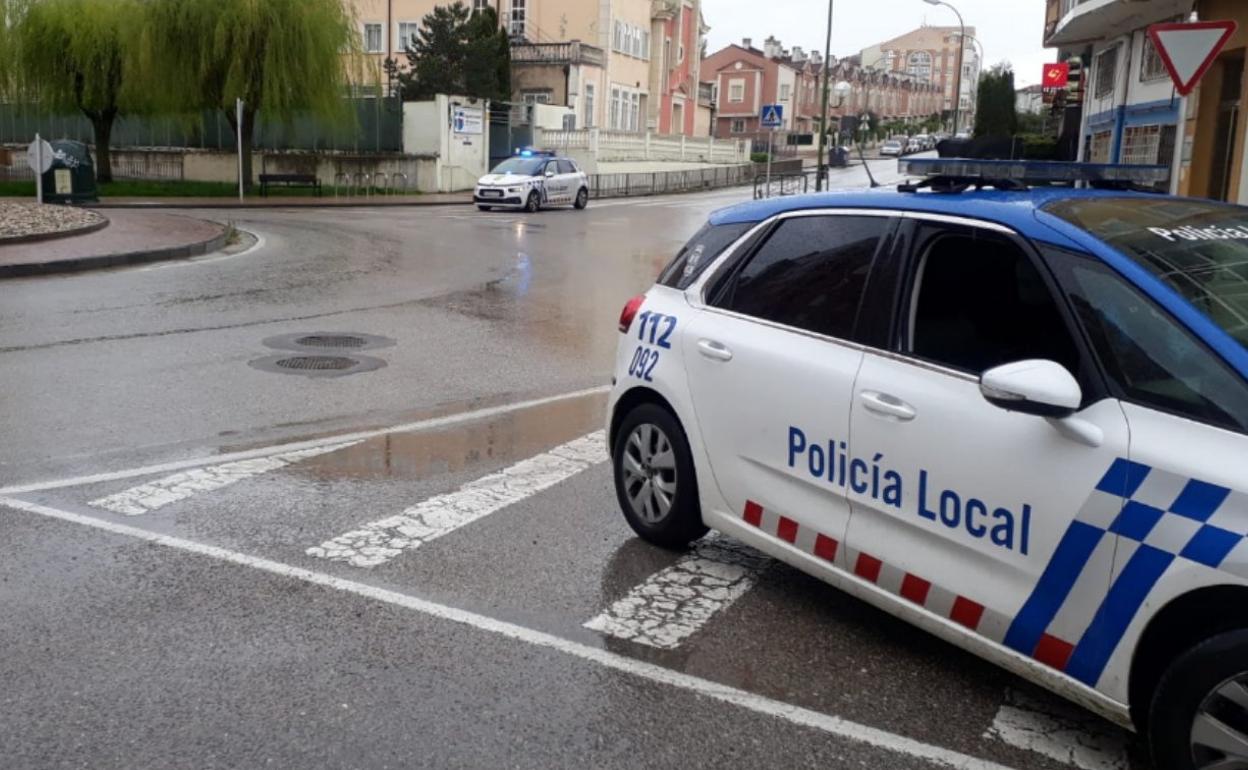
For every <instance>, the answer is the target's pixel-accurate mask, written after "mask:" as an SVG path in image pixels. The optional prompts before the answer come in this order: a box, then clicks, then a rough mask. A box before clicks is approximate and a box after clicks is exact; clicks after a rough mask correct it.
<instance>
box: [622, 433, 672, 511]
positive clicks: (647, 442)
mask: <svg viewBox="0 0 1248 770" xmlns="http://www.w3.org/2000/svg"><path fill="white" fill-rule="evenodd" d="M621 471H622V473H623V475H624V490H625V494H626V496H627V497H628V502H629V507H631V508H632V509H633V513H635V514H636V515H637V518H639V519H641V520H642V521H644V522H646V523H647V524H657V523H659V522H661V521H663V519H665V518H667V515H668V513H670V512H671V510H672V503H673V502H674V501H675V499H676V453H675V452H674V451H673V449H672V442H671V439H669V438H668V437H667V434H666V433H664V432H663V430H662V429H661V428H659V427H658V426H657V425H653V424H650V423H644V424H642V425H638V426H637V427H636V428H634V429H633V432H632V433H631V434H630V435H629V437H628V442H627V443H626V444H625V446H624V456H623V462H622V468H621Z"/></svg>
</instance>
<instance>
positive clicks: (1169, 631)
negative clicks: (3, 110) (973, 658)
mask: <svg viewBox="0 0 1248 770" xmlns="http://www.w3.org/2000/svg"><path fill="white" fill-rule="evenodd" d="M890 144H891V147H892V148H893V151H896V149H897V148H898V147H899V146H900V143H898V142H895V141H894V142H891V143H890ZM901 165H902V171H903V173H908V174H913V175H918V176H920V177H922V178H923V181H921V182H916V183H913V184H908V185H903V186H902V187H901V188H899V189H898V190H897V191H896V192H884V193H880V192H875V193H856V192H855V193H828V194H821V195H808V196H801V197H791V198H782V199H773V200H769V201H763V202H757V203H748V204H743V205H740V206H736V207H733V208H730V209H726V210H723V211H719V212H716V213H714V214H712V215H711V217H710V220H709V222H708V223H707V224H706V225H705V227H704V228H703V229H702V230H701V231H699V232H698V233H697V234H696V235H695V236H694V237H693V239H692V240H691V241H690V242H689V244H688V245H687V246H686V247H685V248H684V249H682V250H681V251H680V252H679V254H678V255H677V256H676V258H675V260H674V261H673V262H672V263H671V264H670V266H669V267H668V268H667V269H666V270H665V271H664V272H663V273H662V274H661V276H660V278H659V280H658V283H657V284H656V285H655V286H654V287H652V288H651V289H650V290H649V291H647V292H646V293H645V294H643V295H641V296H638V297H634V298H633V299H632V300H630V301H629V302H628V303H627V305H626V306H625V308H624V311H623V313H622V314H621V317H620V321H619V331H620V337H619V347H618V353H617V358H616V371H615V378H614V380H613V383H614V387H613V389H612V392H611V396H610V399H609V406H608V446H609V447H610V448H611V450H612V453H613V454H612V457H613V465H614V475H615V484H616V490H617V497H618V500H619V505H620V507H621V509H622V511H623V515H624V518H625V519H626V520H627V522H628V524H629V525H630V526H631V527H632V528H633V530H634V531H635V532H636V533H637V534H638V535H639V536H640V537H642V538H644V539H646V540H648V541H650V542H652V543H655V544H657V545H660V546H663V547H667V548H673V549H683V548H685V547H686V546H687V545H688V544H689V543H690V542H691V541H693V540H695V539H697V538H700V537H702V536H703V535H704V534H706V532H707V531H708V528H713V529H715V530H718V531H720V532H722V533H724V534H726V535H729V536H731V537H733V538H735V539H737V540H740V541H742V542H744V543H746V544H748V545H750V546H753V547H754V548H757V549H759V550H761V551H763V552H765V553H767V554H768V555H770V556H772V557H774V558H776V559H779V560H781V561H784V562H786V563H788V564H789V565H791V566H793V567H795V568H797V569H800V570H802V571H804V572H807V573H809V574H811V575H813V576H815V577H817V578H819V579H821V580H824V581H826V582H828V583H830V584H832V585H833V586H836V587H837V588H840V589H842V590H844V591H846V592H848V593H850V594H851V595H853V596H856V597H858V598H860V599H862V600H864V601H866V602H869V603H871V604H874V605H876V606H878V607H880V608H881V609H883V610H885V611H887V612H889V613H891V614H893V615H895V616H897V617H899V618H901V619H903V620H905V621H907V622H909V623H912V624H914V625H916V626H918V627H919V628H922V629H924V630H926V631H928V632H930V633H932V634H934V635H936V636H938V637H940V638H942V639H945V640H947V641H949V642H951V643H953V644H955V645H958V646H960V647H962V648H964V649H966V650H968V651H970V652H972V653H974V654H976V655H979V656H981V657H983V658H985V659H987V660H990V661H993V662H995V663H997V664H999V665H1001V666H1002V667H1004V668H1006V669H1008V670H1009V671H1012V672H1014V673H1015V674H1017V675H1019V676H1022V677H1024V678H1025V679H1028V680H1030V681H1033V682H1036V683H1038V684H1040V685H1043V686H1045V687H1047V688H1049V689H1051V690H1053V691H1054V692H1056V693H1058V694H1060V695H1063V696H1065V697H1067V698H1069V699H1071V700H1073V701H1075V702H1077V703H1079V704H1081V705H1083V706H1085V707H1087V708H1090V709H1093V710H1094V711H1096V712H1099V713H1100V714H1102V715H1104V716H1105V717H1107V718H1109V719H1111V720H1113V721H1115V722H1117V723H1119V724H1121V725H1123V726H1125V727H1133V728H1134V729H1137V730H1139V731H1140V732H1141V733H1143V734H1144V735H1146V736H1147V739H1148V742H1149V744H1150V745H1151V749H1152V755H1153V763H1154V766H1155V767H1156V770H1198V769H1199V770H1207V769H1209V768H1215V767H1216V768H1233V767H1248V537H1246V534H1248V473H1245V468H1246V467H1248V323H1246V322H1245V319H1246V318H1248V293H1246V292H1245V291H1244V289H1243V287H1244V280H1243V276H1242V266H1243V265H1244V264H1245V263H1248V208H1243V207H1238V206H1230V205H1226V204H1222V203H1217V202H1213V201H1207V200H1196V199H1191V198H1173V197H1168V196H1164V195H1156V194H1144V193H1138V192H1133V191H1131V190H1132V189H1133V188H1134V186H1135V185H1144V184H1151V183H1155V182H1157V181H1159V180H1162V179H1165V178H1166V176H1167V175H1168V173H1169V169H1167V168H1165V167H1161V166H1157V167H1140V166H1117V167H1115V166H1089V165H1083V164H1034V167H1028V164H1024V163H1011V162H1003V161H968V160H962V159H953V160H936V159H930V160H929V159H925V160H904V161H902V162H901ZM1076 179H1078V181H1081V182H1084V183H1088V184H1096V185H1097V186H1099V187H1102V188H1106V189H1096V190H1093V189H1074V188H1073V187H1054V186H1052V185H1053V184H1055V183H1059V182H1064V183H1071V182H1072V181H1074V180H1076ZM981 186H982V187H984V188H985V189H977V188H979V187H981ZM1115 187H1116V188H1117V189H1115ZM928 188H931V189H930V191H929V189H928Z"/></svg>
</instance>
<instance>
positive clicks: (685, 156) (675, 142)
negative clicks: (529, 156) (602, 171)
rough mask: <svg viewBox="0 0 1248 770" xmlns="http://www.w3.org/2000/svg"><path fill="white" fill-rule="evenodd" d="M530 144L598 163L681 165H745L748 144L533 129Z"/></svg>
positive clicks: (590, 130)
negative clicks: (585, 155)
mask: <svg viewBox="0 0 1248 770" xmlns="http://www.w3.org/2000/svg"><path fill="white" fill-rule="evenodd" d="M533 144H534V145H536V146H538V147H541V148H543V149H552V150H559V151H563V152H568V151H571V150H583V151H586V152H589V153H591V154H592V155H593V156H594V157H595V158H597V159H598V160H599V161H606V162H611V161H644V160H655V161H684V162H687V163H720V164H733V163H746V162H748V161H749V159H750V148H749V142H743V141H738V140H729V139H716V138H715V137H713V136H697V137H690V136H659V135H656V134H652V133H650V132H646V133H644V134H641V133H632V132H627V131H604V130H602V129H598V128H582V129H578V130H575V131H547V130H544V129H535V131H534V136H533Z"/></svg>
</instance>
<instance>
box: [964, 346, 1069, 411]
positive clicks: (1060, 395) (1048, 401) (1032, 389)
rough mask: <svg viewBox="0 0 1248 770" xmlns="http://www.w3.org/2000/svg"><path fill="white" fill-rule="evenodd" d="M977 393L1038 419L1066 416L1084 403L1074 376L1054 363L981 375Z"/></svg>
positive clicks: (1023, 365)
mask: <svg viewBox="0 0 1248 770" xmlns="http://www.w3.org/2000/svg"><path fill="white" fill-rule="evenodd" d="M979 392H980V393H982V394H983V395H984V398H985V399H987V400H988V403H990V404H992V405H994V406H998V407H1001V408H1002V409H1005V410H1006V411H1010V412H1021V413H1023V414H1034V415H1036V416H1038V417H1057V418H1062V417H1069V416H1070V415H1072V414H1074V413H1075V410H1077V409H1078V408H1079V405H1080V404H1081V403H1082V402H1083V391H1082V390H1081V389H1080V388H1079V383H1078V382H1077V381H1075V377H1074V375H1072V374H1071V373H1070V372H1069V371H1067V370H1066V367H1064V366H1062V365H1061V364H1059V363H1057V362H1056V361H1044V360H1040V359H1033V360H1030V361H1017V362H1015V363H1012V364H1005V365H1004V366H998V367H995V368H993V369H989V370H988V371H986V372H984V373H983V375H981V376H980V378H979Z"/></svg>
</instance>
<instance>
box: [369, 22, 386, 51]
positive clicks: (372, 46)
mask: <svg viewBox="0 0 1248 770" xmlns="http://www.w3.org/2000/svg"><path fill="white" fill-rule="evenodd" d="M381 33H382V29H381V24H380V23H374V22H371V21H370V22H366V23H365V24H364V50H365V52H367V53H383V52H384V50H385V49H384V48H383V47H382V46H383V45H384V44H383V43H382V40H381Z"/></svg>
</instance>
